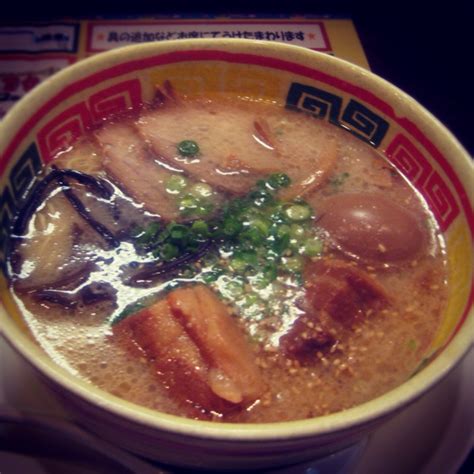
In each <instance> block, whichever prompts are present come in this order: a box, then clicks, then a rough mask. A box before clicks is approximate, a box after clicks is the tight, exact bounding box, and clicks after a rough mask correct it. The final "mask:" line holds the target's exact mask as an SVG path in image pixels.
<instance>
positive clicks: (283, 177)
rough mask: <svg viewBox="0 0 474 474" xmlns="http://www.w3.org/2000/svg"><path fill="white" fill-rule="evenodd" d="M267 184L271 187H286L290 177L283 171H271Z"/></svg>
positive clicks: (289, 182)
mask: <svg viewBox="0 0 474 474" xmlns="http://www.w3.org/2000/svg"><path fill="white" fill-rule="evenodd" d="M268 184H269V185H270V186H271V187H272V188H273V189H280V188H286V187H288V186H289V185H290V184H291V179H290V177H289V176H288V175H287V174H285V173H273V174H271V175H270V177H269V178H268Z"/></svg>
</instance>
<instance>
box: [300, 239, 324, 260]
mask: <svg viewBox="0 0 474 474" xmlns="http://www.w3.org/2000/svg"><path fill="white" fill-rule="evenodd" d="M322 251H323V242H322V241H321V240H319V239H318V238H316V237H315V238H311V239H308V240H306V241H305V243H304V245H303V254H304V255H306V256H307V257H316V256H317V255H321V253H322Z"/></svg>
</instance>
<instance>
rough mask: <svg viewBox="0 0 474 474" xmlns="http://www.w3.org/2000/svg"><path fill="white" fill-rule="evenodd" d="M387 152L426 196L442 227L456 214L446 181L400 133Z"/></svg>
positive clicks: (452, 197)
mask: <svg viewBox="0 0 474 474" xmlns="http://www.w3.org/2000/svg"><path fill="white" fill-rule="evenodd" d="M385 153H386V155H387V157H388V158H389V159H390V161H391V162H392V163H393V164H394V165H395V166H396V167H397V168H398V169H399V170H400V171H401V172H402V173H403V174H404V175H405V176H406V177H407V178H408V179H409V180H410V182H411V183H413V185H414V186H415V187H416V188H417V189H418V191H420V193H421V194H422V195H423V197H424V198H425V199H426V201H427V203H428V205H429V206H430V209H431V211H432V212H433V214H434V216H435V218H436V220H437V222H438V224H439V226H440V227H441V230H442V231H445V230H446V229H447V228H448V227H449V225H450V224H451V222H452V221H453V220H454V219H455V218H456V216H457V215H458V214H459V206H458V204H457V202H456V199H455V198H454V196H453V194H452V193H451V191H450V189H449V188H448V186H447V185H446V183H445V182H444V181H443V180H442V179H441V176H440V175H439V174H438V173H437V171H435V170H434V168H433V167H432V166H431V164H430V163H429V161H428V160H427V159H426V158H425V157H424V156H423V154H422V153H421V152H420V151H419V150H418V149H417V148H416V147H415V145H413V143H411V142H410V140H409V139H408V138H407V137H406V136H405V135H402V134H401V133H399V134H398V135H396V136H395V138H394V139H393V140H392V142H391V143H390V144H389V145H388V147H387V150H386V152H385Z"/></svg>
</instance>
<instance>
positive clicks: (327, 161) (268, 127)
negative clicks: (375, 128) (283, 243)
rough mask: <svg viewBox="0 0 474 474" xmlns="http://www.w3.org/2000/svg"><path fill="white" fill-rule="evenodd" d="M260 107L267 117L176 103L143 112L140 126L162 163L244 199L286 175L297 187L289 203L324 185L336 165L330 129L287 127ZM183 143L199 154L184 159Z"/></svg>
mask: <svg viewBox="0 0 474 474" xmlns="http://www.w3.org/2000/svg"><path fill="white" fill-rule="evenodd" d="M260 107H261V111H262V114H265V117H263V116H257V117H256V116H255V112H254V111H252V110H248V109H247V108H246V107H245V106H244V105H242V106H241V107H239V106H235V105H234V106H229V105H228V104H226V103H220V102H218V101H214V102H206V103H204V102H184V101H182V102H175V103H172V104H165V105H163V106H161V107H156V108H154V109H152V110H148V111H146V112H144V113H143V114H142V116H141V117H140V119H139V120H138V121H137V124H136V126H137V128H138V130H139V132H140V134H141V135H142V137H143V138H144V139H145V140H146V141H147V142H148V143H149V144H150V145H151V147H152V148H153V149H154V151H155V152H156V154H157V155H159V156H160V157H161V158H162V159H163V160H166V161H167V162H169V163H170V164H172V165H173V166H176V167H179V168H180V169H182V170H185V171H186V172H187V173H189V174H191V175H193V176H194V177H196V178H197V179H198V180H200V181H206V182H208V183H209V184H211V185H213V186H216V187H218V188H221V189H224V190H226V191H229V192H232V193H236V194H243V193H245V192H247V191H248V190H249V188H250V187H251V186H253V185H254V184H255V182H256V180H258V179H260V178H262V177H264V176H267V175H268V174H270V173H272V172H278V171H281V170H282V169H284V170H286V172H287V174H288V175H289V176H290V178H291V179H292V182H293V185H292V186H290V188H288V189H287V190H285V192H284V198H285V199H286V198H287V199H290V198H294V197H296V196H301V195H303V194H305V193H307V192H309V191H311V190H313V189H315V188H316V187H317V186H319V185H321V184H322V183H323V182H324V181H325V180H326V179H327V177H328V176H329V173H330V172H331V170H332V168H333V166H334V163H335V161H336V154H337V153H336V151H337V150H336V145H335V143H336V142H335V140H333V138H332V136H331V135H330V133H329V132H328V131H327V130H329V129H326V128H325V127H322V129H323V131H321V126H320V125H321V124H317V125H315V120H314V119H313V118H311V117H308V116H306V115H301V116H297V117H296V120H295V121H294V122H292V123H289V122H288V121H287V120H286V119H285V117H284V112H275V111H274V109H273V108H272V109H271V110H272V111H271V113H270V109H267V108H265V107H266V106H263V105H261V106H260ZM267 112H268V114H269V115H268V116H267ZM308 132H309V133H308ZM308 136H311V137H312V139H311V140H308V139H307V137H308ZM184 140H192V141H194V142H195V143H197V144H198V146H199V152H198V153H196V154H193V156H182V154H180V152H179V150H178V145H179V144H180V143H181V142H182V141H184ZM308 170H314V171H312V172H310V173H308Z"/></svg>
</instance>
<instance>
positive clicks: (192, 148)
mask: <svg viewBox="0 0 474 474" xmlns="http://www.w3.org/2000/svg"><path fill="white" fill-rule="evenodd" d="M176 148H177V149H178V153H179V154H180V155H181V156H185V157H193V156H196V155H197V154H198V153H199V145H198V144H197V143H196V142H195V141H194V140H183V141H182V142H179V143H178V145H177V147H176Z"/></svg>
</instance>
